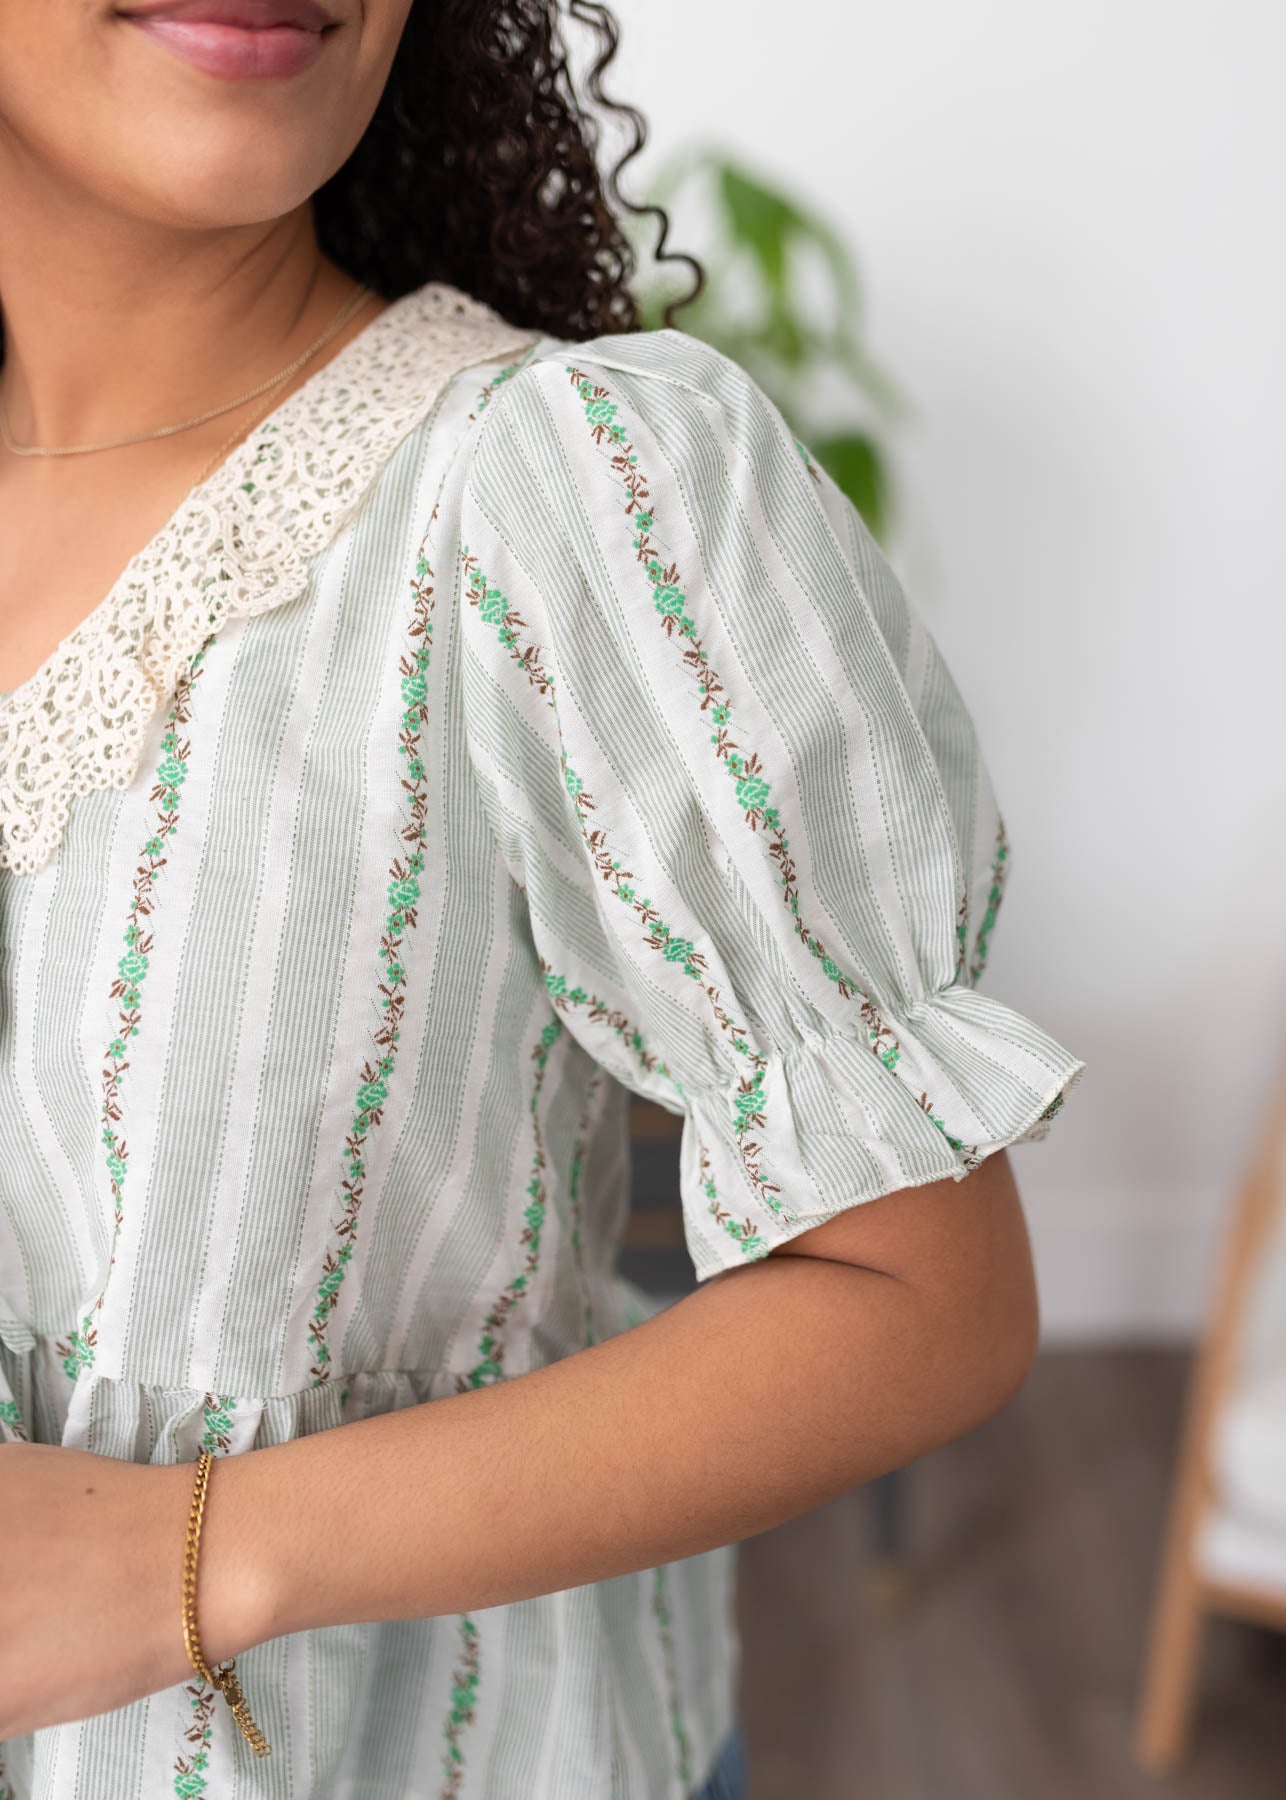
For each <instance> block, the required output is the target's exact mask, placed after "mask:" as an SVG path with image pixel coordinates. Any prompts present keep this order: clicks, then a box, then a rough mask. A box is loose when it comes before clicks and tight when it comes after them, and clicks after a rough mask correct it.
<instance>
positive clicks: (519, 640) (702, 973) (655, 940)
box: [460, 546, 789, 1219]
mask: <svg viewBox="0 0 1286 1800" xmlns="http://www.w3.org/2000/svg"><path fill="white" fill-rule="evenodd" d="M460 561H461V567H462V570H463V572H464V576H465V579H466V582H467V589H468V598H469V604H470V605H471V606H476V607H477V608H478V610H479V615H480V616H481V617H482V618H483V620H484V621H485V622H486V623H488V624H492V625H494V626H495V627H496V630H497V635H498V638H499V641H500V643H501V645H502V646H503V648H504V649H505V650H507V651H508V653H509V655H510V657H511V658H512V660H513V661H514V662H515V663H516V664H517V665H518V667H519V668H520V669H521V670H522V671H523V673H524V674H525V675H526V677H527V680H528V681H529V682H530V683H531V685H532V686H533V687H534V688H535V689H536V691H537V693H539V694H540V696H541V697H542V699H544V700H545V701H546V703H547V704H548V706H549V707H550V709H551V710H552V712H553V714H554V718H555V720H556V721H557V722H558V727H559V738H560V750H559V756H560V766H561V770H562V776H563V784H564V786H565V787H566V789H567V793H568V795H569V797H570V799H571V801H572V804H573V806H574V808H575V810H576V817H577V821H578V823H579V825H580V829H581V836H582V838H583V840H584V843H585V847H586V849H587V850H588V852H589V857H590V861H591V863H592V864H593V866H594V868H595V870H596V871H597V873H598V874H599V876H600V877H601V878H602V880H603V882H604V884H605V885H606V886H607V888H608V889H609V891H610V892H611V893H613V894H614V895H615V896H616V898H617V899H618V900H619V901H621V903H622V904H623V905H625V906H628V907H629V908H630V910H631V911H632V912H633V913H634V915H635V917H636V918H637V919H638V921H639V923H640V924H641V925H642V926H643V927H644V930H645V932H646V935H645V937H644V940H643V941H644V942H645V943H646V944H647V946H648V947H649V949H652V950H656V951H658V952H659V953H660V955H661V956H662V957H664V959H665V960H666V961H667V962H669V963H673V964H675V965H676V966H678V967H680V968H682V969H683V971H684V973H685V974H686V975H688V976H689V977H690V978H691V979H692V980H693V981H697V982H699V983H700V984H701V988H702V991H703V992H704V994H705V996H706V1000H707V1001H708V1003H709V1005H710V1009H711V1012H712V1013H713V1015H714V1018H715V1021H716V1023H717V1024H718V1026H719V1028H720V1030H721V1031H722V1032H723V1033H724V1034H725V1036H726V1037H727V1039H728V1041H729V1042H730V1043H731V1045H732V1047H733V1049H734V1050H736V1051H737V1053H738V1054H739V1055H741V1056H743V1057H745V1058H746V1060H747V1062H748V1063H749V1065H750V1068H751V1071H752V1073H751V1074H750V1075H749V1076H747V1077H744V1078H743V1079H742V1081H741V1084H740V1085H741V1090H742V1092H743V1093H744V1092H745V1091H746V1090H747V1089H749V1088H752V1087H753V1089H754V1091H755V1092H756V1093H758V1092H759V1091H760V1089H761V1088H762V1085H763V1077H764V1073H765V1070H766V1067H767V1058H766V1057H765V1056H764V1055H763V1053H762V1052H761V1051H758V1050H756V1049H755V1048H754V1047H753V1045H752V1044H751V1043H750V1041H749V1034H748V1033H747V1031H746V1028H745V1026H744V1025H739V1024H736V1023H735V1022H734V1021H733V1019H732V1018H731V1016H730V1015H729V1013H728V1012H727V1009H726V1008H725V1007H724V1004H723V1000H722V998H721V996H720V993H719V989H718V987H717V986H716V985H715V983H714V982H713V981H711V980H709V979H708V977H707V973H706V959H705V957H704V956H703V955H702V954H701V953H700V952H699V951H698V950H697V949H696V946H695V945H694V944H693V942H692V940H691V939H690V938H686V937H683V936H681V935H680V934H679V933H678V932H676V931H675V930H674V929H673V927H672V926H671V925H669V924H668V923H667V922H666V920H665V919H663V918H662V916H661V914H660V912H659V910H658V909H657V908H656V907H654V906H653V904H652V901H651V899H650V898H649V897H648V896H647V895H640V893H639V892H638V889H637V888H636V887H635V885H634V875H633V872H632V871H631V870H630V869H627V868H625V867H624V865H623V864H622V862H621V860H620V859H619V858H618V857H615V856H614V855H613V854H612V850H611V847H610V846H609V844H608V839H607V833H606V831H605V830H604V829H603V828H602V827H601V826H595V825H593V824H592V823H591V821H590V819H589V814H590V813H592V812H593V811H594V801H593V798H592V796H591V795H590V794H589V792H588V791H587V790H586V787H585V783H584V782H583V781H582V779H581V777H580V776H579V775H578V774H577V773H576V771H575V770H574V769H573V768H572V765H571V763H570V762H569V761H568V757H567V751H566V748H565V746H562V744H561V736H562V723H561V720H560V719H559V717H558V699H557V682H556V681H555V679H554V676H553V675H552V673H551V672H550V670H549V669H548V668H547V666H546V665H545V663H544V661H543V659H542V657H541V654H540V647H539V645H536V644H531V643H527V642H526V641H525V639H524V636H523V634H524V632H525V631H526V629H527V622H526V620H525V619H524V618H523V617H522V615H521V614H520V613H519V612H517V611H516V610H515V609H514V608H513V607H512V606H511V605H510V604H509V602H508V600H507V599H506V598H505V596H504V594H503V592H502V591H501V590H500V589H499V588H498V587H494V586H493V585H492V584H491V583H490V582H489V581H488V579H487V577H486V575H485V574H484V572H483V570H482V569H481V568H480V567H479V565H478V559H477V557H476V556H474V555H473V554H472V553H471V552H470V550H469V549H468V548H467V546H466V547H464V548H462V550H461V552H460ZM734 1121H735V1126H736V1131H737V1144H738V1148H739V1150H740V1152H741V1159H742V1163H743V1166H744V1167H745V1170H746V1173H747V1175H748V1176H749V1177H750V1180H751V1181H752V1182H753V1183H754V1186H755V1189H756V1192H757V1193H758V1195H759V1197H760V1199H761V1200H762V1201H763V1203H764V1204H765V1206H767V1208H768V1210H769V1211H770V1212H771V1213H773V1215H774V1216H775V1217H777V1218H780V1219H788V1218H789V1214H787V1212H786V1210H785V1208H784V1206H783V1204H782V1202H781V1201H780V1199H778V1197H777V1196H778V1195H779V1193H780V1191H781V1190H780V1188H778V1187H777V1185H776V1184H775V1183H774V1182H771V1181H769V1180H768V1178H767V1176H766V1175H765V1174H764V1173H763V1170H762V1168H761V1167H760V1159H761V1156H762V1154H763V1147H762V1145H761V1144H760V1143H759V1142H758V1140H757V1139H755V1138H752V1137H750V1136H748V1135H747V1133H748V1131H749V1129H750V1127H751V1125H752V1124H753V1125H754V1126H755V1127H756V1128H762V1127H763V1126H764V1124H765V1122H766V1121H765V1119H764V1115H763V1113H762V1111H761V1110H760V1109H759V1108H758V1107H754V1108H752V1109H747V1108H746V1107H745V1106H744V1105H743V1104H741V1095H740V1094H739V1095H738V1104H737V1106H736V1108H735V1110H734Z"/></svg>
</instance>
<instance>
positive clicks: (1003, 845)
mask: <svg viewBox="0 0 1286 1800" xmlns="http://www.w3.org/2000/svg"><path fill="white" fill-rule="evenodd" d="M1008 867H1009V845H1008V843H1007V842H1006V839H1005V821H1004V820H1003V819H1002V820H1001V821H1000V826H999V829H998V831H997V833H996V848H995V850H994V851H993V853H992V858H991V886H990V887H989V888H988V890H987V905H986V910H985V911H984V912H983V915H982V923H981V925H979V927H978V935H977V937H976V938H975V940H974V946H973V961H972V962H971V963H970V965H969V981H970V984H971V985H976V984H977V982H978V980H979V978H980V976H981V975H982V972H983V970H984V969H985V968H986V966H987V952H988V951H989V950H990V948H991V934H992V931H993V930H994V929H995V924H996V915H997V914H998V913H999V911H1000V902H1001V901H1002V900H1003V899H1004V896H1005V873H1006V870H1007V869H1008Z"/></svg>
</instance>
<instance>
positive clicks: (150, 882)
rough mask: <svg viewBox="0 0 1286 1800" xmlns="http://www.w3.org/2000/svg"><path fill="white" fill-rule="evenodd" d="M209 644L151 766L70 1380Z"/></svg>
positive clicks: (91, 1340)
mask: <svg viewBox="0 0 1286 1800" xmlns="http://www.w3.org/2000/svg"><path fill="white" fill-rule="evenodd" d="M213 641H214V633H213V632H211V633H210V636H209V637H208V638H207V639H206V640H205V642H204V644H202V646H201V648H200V649H199V650H198V651H196V652H195V654H194V655H193V656H191V657H189V659H188V664H187V667H186V668H185V669H184V671H183V673H182V674H181V675H180V677H179V680H178V683H177V685H176V687H175V692H174V704H173V705H172V706H171V708H170V710H169V713H168V714H167V715H166V718H167V728H166V732H165V736H164V737H163V738H162V739H161V759H160V761H159V762H158V764H157V767H156V780H155V784H154V785H153V787H152V790H151V792H150V794H149V795H148V799H149V800H152V801H154V802H155V804H156V824H155V829H154V830H153V831H152V832H151V833H150V834H149V836H148V838H147V840H146V842H145V843H144V845H143V851H142V858H141V860H140V862H139V863H138V865H137V867H136V868H135V870H134V897H133V900H132V901H131V903H130V910H129V916H128V919H127V920H126V925H125V935H124V942H125V951H124V953H123V955H122V956H121V958H120V960H119V961H118V962H117V965H116V979H115V981H114V982H113V983H112V987H111V998H112V999H113V1000H115V1001H117V1002H119V1011H118V1013H117V1020H116V1025H117V1029H116V1033H115V1035H114V1036H113V1037H112V1039H111V1041H110V1043H109V1044H108V1046H107V1049H106V1052H105V1053H104V1068H103V1098H102V1103H101V1107H100V1110H99V1117H100V1118H101V1120H102V1126H103V1129H102V1143H103V1146H104V1149H105V1152H106V1163H107V1174H108V1179H109V1181H110V1183H111V1190H112V1241H111V1250H110V1254H109V1257H108V1263H107V1274H106V1276H105V1277H104V1278H103V1285H102V1287H101V1289H100V1290H99V1294H98V1298H97V1299H96V1300H95V1301H94V1304H93V1306H92V1307H91V1308H90V1309H89V1311H88V1312H87V1313H86V1315H85V1317H84V1318H83V1319H82V1320H81V1323H80V1328H79V1330H77V1331H72V1332H69V1333H68V1336H67V1338H66V1340H65V1341H64V1342H60V1343H58V1344H57V1345H56V1346H55V1347H56V1349H57V1352H58V1355H59V1356H60V1357H61V1358H62V1365H63V1368H64V1369H65V1370H66V1372H67V1374H68V1376H69V1377H70V1378H71V1379H72V1380H75V1378H76V1377H77V1376H78V1375H79V1374H80V1373H81V1372H82V1371H84V1370H88V1369H92V1368H93V1366H94V1352H95V1347H96V1345H97V1342H98V1331H97V1327H96V1326H95V1324H94V1316H95V1314H96V1313H98V1312H100V1311H101V1310H102V1306H103V1300H104V1298H105V1297H106V1294H107V1283H108V1281H110V1279H111V1273H112V1269H113V1268H114V1267H115V1264H116V1246H117V1243H118V1241H119V1239H120V1234H121V1221H122V1219H123V1218H124V1216H125V1175H126V1172H127V1170H128V1167H129V1149H128V1147H127V1145H126V1141H125V1137H124V1135H123V1133H122V1132H121V1130H120V1123H121V1100H120V1093H121V1083H122V1082H123V1081H124V1079H125V1072H126V1070H127V1069H128V1068H129V1066H130V1065H129V1056H128V1046H129V1041H130V1039H131V1038H134V1037H137V1036H138V1031H139V1024H140V1021H141V1019H142V985H143V982H144V980H145V979H146V976H147V971H148V968H149V966H150V960H151V955H152V933H151V930H150V929H149V923H148V922H149V921H150V919H151V916H152V910H153V907H154V906H155V904H156V883H157V880H158V878H159V876H160V875H161V873H162V871H163V870H164V868H165V865H166V861H167V856H166V846H167V843H168V840H169V839H170V838H171V837H172V836H173V835H174V833H175V831H177V829H178V824H179V801H180V799H181V797H182V792H183V783H184V781H185V780H186V778H187V762H188V756H189V754H190V750H191V745H190V744H189V742H188V740H187V739H186V738H182V737H180V735H179V732H180V727H182V726H183V725H186V724H187V722H188V718H189V717H190V703H191V698H192V689H193V687H194V685H195V683H196V681H197V679H198V678H199V676H200V674H201V669H202V666H203V664H204V661H205V653H206V651H207V650H208V649H209V648H210V645H211V644H212V643H213Z"/></svg>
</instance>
